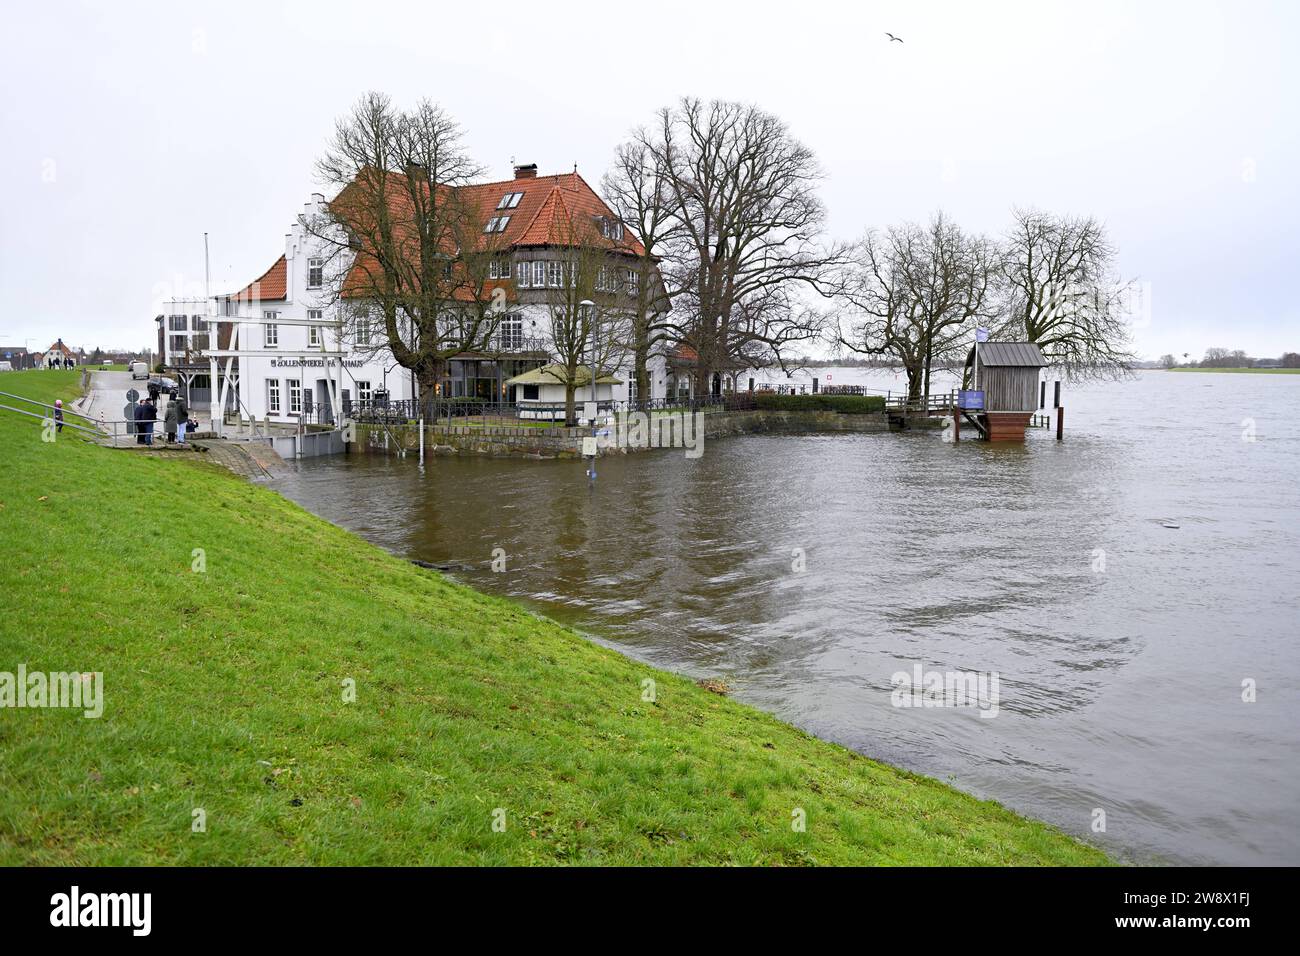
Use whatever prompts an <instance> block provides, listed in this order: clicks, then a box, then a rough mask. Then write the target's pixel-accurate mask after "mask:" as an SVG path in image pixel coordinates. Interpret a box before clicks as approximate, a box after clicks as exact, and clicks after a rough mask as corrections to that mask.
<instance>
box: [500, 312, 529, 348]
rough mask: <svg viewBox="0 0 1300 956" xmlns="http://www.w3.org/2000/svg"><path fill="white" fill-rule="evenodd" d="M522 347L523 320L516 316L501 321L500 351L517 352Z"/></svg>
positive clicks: (512, 315) (509, 316)
mask: <svg viewBox="0 0 1300 956" xmlns="http://www.w3.org/2000/svg"><path fill="white" fill-rule="evenodd" d="M523 347H524V320H523V319H522V318H521V317H520V316H518V315H517V314H513V313H512V314H511V315H507V316H506V317H505V318H504V319H502V320H501V351H503V352H517V351H519V350H520V349H521V348H523Z"/></svg>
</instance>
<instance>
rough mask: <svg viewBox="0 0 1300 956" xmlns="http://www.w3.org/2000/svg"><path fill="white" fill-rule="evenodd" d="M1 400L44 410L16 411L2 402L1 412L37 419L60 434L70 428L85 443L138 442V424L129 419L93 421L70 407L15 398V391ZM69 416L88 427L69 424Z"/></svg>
mask: <svg viewBox="0 0 1300 956" xmlns="http://www.w3.org/2000/svg"><path fill="white" fill-rule="evenodd" d="M0 398H4V399H8V400H12V401H17V402H23V403H25V404H27V405H30V406H34V407H36V408H39V409H41V411H39V412H36V411H31V410H29V409H25V408H17V407H15V406H13V405H9V404H6V403H3V402H0V409H3V410H5V411H9V412H16V413H18V414H19V415H23V416H26V417H28V418H32V419H36V420H37V421H40V422H41V423H42V424H48V425H54V426H55V428H56V429H57V430H59V431H61V430H62V429H63V428H70V429H72V430H73V431H74V432H76V433H77V436H78V437H79V438H82V439H83V440H85V441H93V442H96V443H104V442H107V443H109V444H111V445H112V446H114V447H116V446H117V445H118V444H119V443H121V444H131V442H133V441H134V440H135V436H136V431H135V429H136V426H137V425H138V424H139V423H137V422H135V421H128V420H127V419H123V418H119V419H106V418H93V417H92V416H90V415H87V414H85V413H84V412H77V411H73V410H72V409H71V408H69V407H67V406H63V407H62V408H57V407H55V406H54V405H50V404H49V403H47V402H38V401H37V400H36V399H34V398H28V397H27V396H26V395H15V394H13V393H12V392H0ZM60 412H61V413H62V415H63V418H62V419H61V420H60V419H59V418H57V417H56V415H57V414H58V413H60ZM69 415H71V416H73V417H74V418H79V419H81V420H82V421H83V422H88V423H89V424H86V425H82V424H78V423H77V422H70V421H68V416H69ZM60 426H61V427H60Z"/></svg>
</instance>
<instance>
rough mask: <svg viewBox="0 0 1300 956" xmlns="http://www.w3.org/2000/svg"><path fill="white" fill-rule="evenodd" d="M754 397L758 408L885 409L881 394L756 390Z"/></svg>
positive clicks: (843, 411)
mask: <svg viewBox="0 0 1300 956" xmlns="http://www.w3.org/2000/svg"><path fill="white" fill-rule="evenodd" d="M755 399H756V400H757V403H758V407H759V408H762V409H768V410H771V411H785V412H812V411H822V412H839V413H840V414H842V415H867V414H870V413H872V412H883V411H884V410H885V397H884V396H883V395H825V394H823V393H821V392H818V393H817V394H815V395H813V394H808V395H777V394H776V393H775V392H756V393H755Z"/></svg>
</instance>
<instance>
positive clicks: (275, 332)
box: [262, 312, 280, 349]
mask: <svg viewBox="0 0 1300 956" xmlns="http://www.w3.org/2000/svg"><path fill="white" fill-rule="evenodd" d="M279 317H280V313H279V312H263V313H262V318H264V319H278V318H279ZM279 345H280V327H279V326H278V325H275V324H267V325H264V326H262V346H263V348H268V349H274V348H278V347H279Z"/></svg>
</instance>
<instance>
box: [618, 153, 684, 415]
mask: <svg viewBox="0 0 1300 956" xmlns="http://www.w3.org/2000/svg"><path fill="white" fill-rule="evenodd" d="M601 192H602V193H603V194H604V198H605V202H606V203H608V204H609V207H610V209H611V210H612V211H613V212H614V214H615V215H616V216H618V218H619V219H620V220H621V221H622V223H623V224H625V225H626V226H627V227H628V228H630V229H631V230H632V231H633V232H634V233H635V235H636V237H637V239H638V240H639V241H640V244H641V248H640V249H639V250H637V251H635V254H634V256H633V260H634V261H633V264H632V266H631V269H632V272H633V274H634V276H635V279H634V280H633V288H632V289H631V292H632V295H633V299H634V301H633V306H632V310H631V315H630V316H629V320H628V323H627V328H628V343H627V345H628V351H629V352H630V353H631V355H632V375H633V379H634V381H635V384H636V394H637V396H638V397H639V398H642V399H644V398H646V397H648V396H649V395H650V394H651V388H650V372H649V368H648V363H649V359H650V353H651V351H652V350H653V349H654V348H655V347H656V346H657V345H659V344H660V343H662V342H663V341H664V340H665V338H666V337H667V332H668V330H669V328H670V325H669V323H668V322H666V321H664V319H665V317H666V316H667V315H668V312H669V309H670V306H671V299H670V293H669V290H668V287H667V285H666V284H665V282H664V278H663V274H662V273H661V272H660V269H659V263H660V260H661V258H662V253H663V252H664V250H665V248H666V247H667V245H668V244H669V243H671V242H672V241H673V240H674V239H675V238H676V237H677V235H678V233H679V230H680V226H679V224H678V221H677V219H676V218H675V217H674V216H673V194H672V191H671V188H670V186H669V182H668V170H667V169H666V168H665V166H664V164H663V157H662V155H661V154H660V153H658V152H656V150H655V149H654V148H653V147H652V145H651V139H650V134H649V133H648V132H647V131H646V130H645V129H644V128H643V129H640V130H637V131H636V132H635V133H634V134H633V136H632V139H631V140H629V141H628V142H626V143H624V144H623V145H621V146H619V148H618V150H617V152H616V153H615V157H614V165H613V167H612V168H611V169H610V170H609V171H608V172H607V173H606V174H605V177H604V179H603V180H602V183H601Z"/></svg>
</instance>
